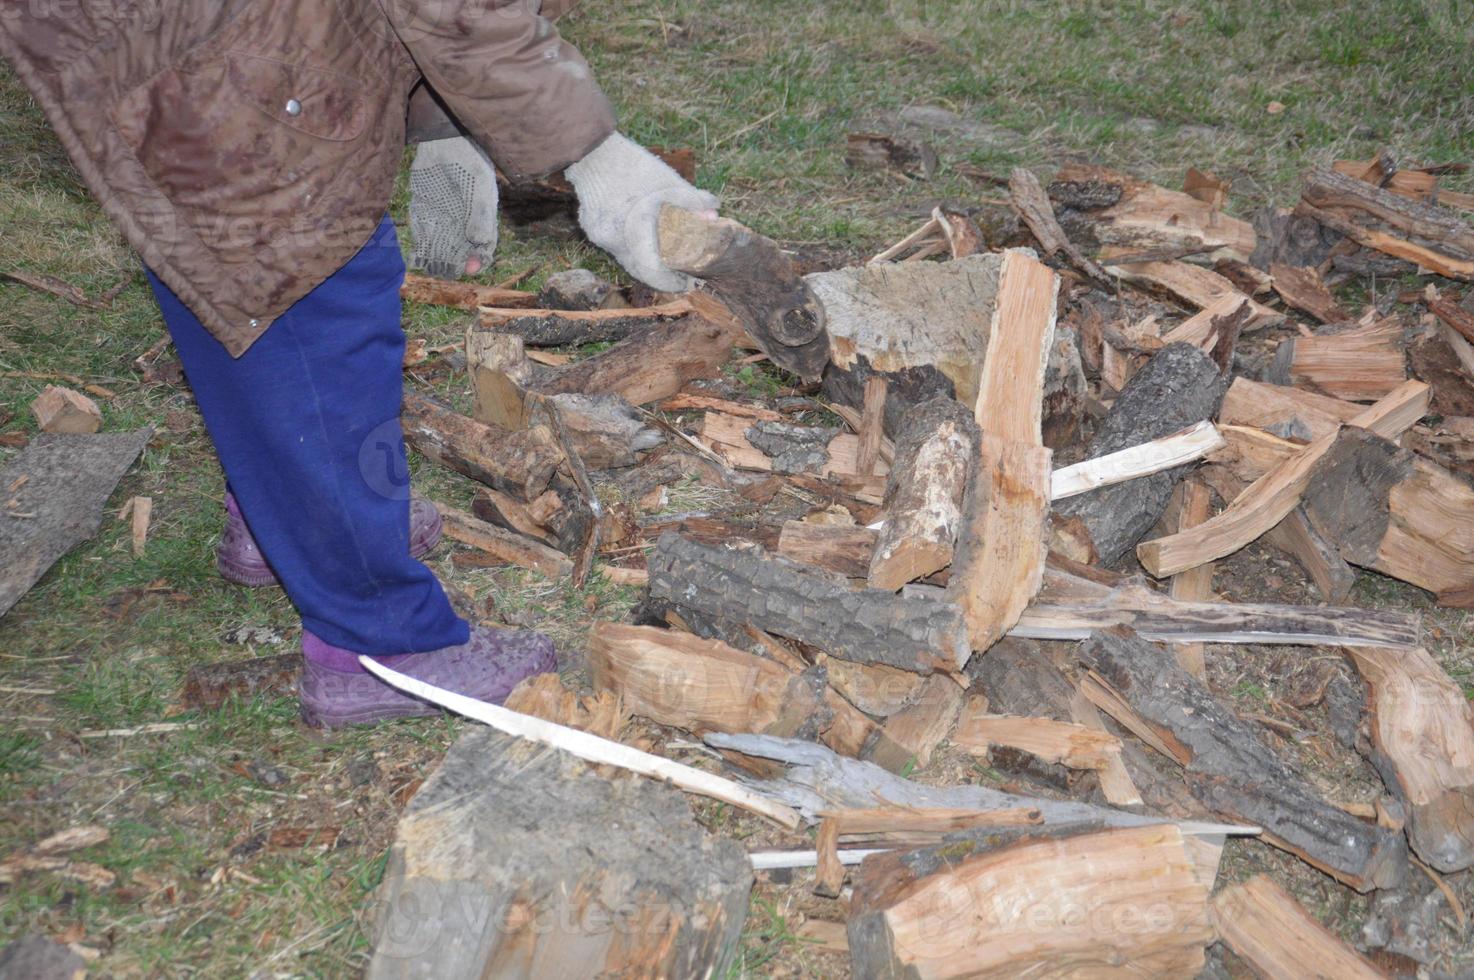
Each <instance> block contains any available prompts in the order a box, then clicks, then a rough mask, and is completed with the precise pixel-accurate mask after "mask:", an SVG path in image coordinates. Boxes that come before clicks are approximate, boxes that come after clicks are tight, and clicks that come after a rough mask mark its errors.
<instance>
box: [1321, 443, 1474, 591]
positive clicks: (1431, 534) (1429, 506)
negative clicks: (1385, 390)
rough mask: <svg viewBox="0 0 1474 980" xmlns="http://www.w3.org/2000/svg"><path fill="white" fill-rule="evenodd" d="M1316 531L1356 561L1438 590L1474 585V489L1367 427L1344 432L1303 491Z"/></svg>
mask: <svg viewBox="0 0 1474 980" xmlns="http://www.w3.org/2000/svg"><path fill="white" fill-rule="evenodd" d="M1303 500H1304V504H1305V513H1306V515H1307V517H1309V519H1310V524H1311V526H1312V527H1314V528H1315V530H1316V531H1317V532H1318V533H1319V534H1320V535H1321V537H1323V538H1325V539H1326V540H1327V541H1329V542H1331V543H1332V544H1333V545H1334V546H1335V548H1336V550H1337V553H1338V554H1340V556H1341V557H1342V558H1344V559H1345V560H1346V561H1348V562H1350V563H1351V564H1353V565H1359V566H1361V567H1363V568H1370V569H1372V570H1374V571H1378V572H1381V573H1382V574H1384V575H1390V576H1392V577H1393V578H1397V579H1401V580H1402V581H1404V582H1411V583H1412V584H1413V585H1416V586H1418V587H1419V588H1423V589H1427V590H1428V591H1430V592H1433V593H1436V594H1440V595H1442V594H1455V593H1459V592H1462V591H1465V590H1468V589H1470V588H1474V489H1471V488H1470V487H1469V486H1468V484H1466V483H1464V482H1463V481H1461V480H1459V479H1458V478H1457V477H1455V476H1453V475H1452V474H1450V473H1449V472H1448V471H1447V470H1445V469H1443V468H1442V467H1440V466H1439V465H1438V464H1436V463H1434V462H1432V461H1431V460H1427V459H1423V458H1422V457H1419V456H1417V455H1415V454H1413V453H1411V452H1409V451H1408V450H1406V449H1401V448H1399V447H1398V446H1397V444H1396V443H1393V442H1390V441H1388V440H1386V439H1383V438H1380V437H1379V436H1376V435H1373V434H1372V433H1370V432H1367V431H1366V430H1365V429H1356V428H1347V429H1343V430H1342V431H1341V432H1340V433H1339V434H1338V435H1337V436H1335V437H1334V439H1333V441H1332V443H1331V445H1330V446H1329V447H1328V448H1327V449H1326V451H1325V453H1323V454H1322V455H1321V457H1320V458H1319V460H1318V461H1317V463H1316V465H1315V467H1314V469H1313V471H1312V473H1311V477H1310V481H1309V484H1308V486H1307V488H1306V490H1305V493H1304V495H1303Z"/></svg>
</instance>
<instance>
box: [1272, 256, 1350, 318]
mask: <svg viewBox="0 0 1474 980" xmlns="http://www.w3.org/2000/svg"><path fill="white" fill-rule="evenodd" d="M1269 274H1270V275H1271V276H1273V277H1274V291H1275V292H1277V293H1279V294H1280V299H1282V300H1284V301H1285V303H1286V304H1287V305H1289V306H1293V307H1294V308H1295V309H1297V310H1301V311H1303V312H1305V313H1309V314H1310V315H1311V316H1313V317H1315V318H1316V319H1317V320H1319V321H1320V322H1321V323H1335V322H1337V321H1340V320H1347V319H1350V317H1349V316H1348V315H1347V313H1346V311H1345V310H1344V309H1343V308H1342V307H1341V304H1340V303H1338V302H1337V301H1336V297H1334V296H1332V295H1331V291H1330V290H1329V289H1327V288H1326V284H1325V282H1323V281H1322V280H1321V277H1320V273H1319V272H1316V271H1315V270H1314V269H1310V268H1303V267H1300V266H1293V265H1283V264H1280V263H1275V264H1273V265H1271V266H1270V267H1269Z"/></svg>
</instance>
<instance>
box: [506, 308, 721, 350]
mask: <svg viewBox="0 0 1474 980" xmlns="http://www.w3.org/2000/svg"><path fill="white" fill-rule="evenodd" d="M691 312H692V309H691V303H690V301H689V300H685V299H676V300H672V301H671V302H669V303H662V304H660V305H659V306H642V307H631V308H627V309H598V310H523V309H493V310H483V311H482V312H481V316H480V318H479V326H480V329H483V330H494V331H496V332H497V333H507V334H512V335H514V336H517V337H520V338H522V342H523V343H525V344H526V345H527V346H528V347H581V346H583V345H584V344H610V343H617V342H619V341H622V340H626V339H628V338H629V337H630V336H631V335H632V334H635V333H637V332H639V331H641V330H645V329H648V328H650V327H652V326H659V325H661V324H662V323H666V322H669V321H671V320H674V319H676V318H678V317H683V316H687V315H688V314H690V313H691Z"/></svg>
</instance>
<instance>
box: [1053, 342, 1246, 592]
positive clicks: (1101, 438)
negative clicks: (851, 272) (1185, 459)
mask: <svg viewBox="0 0 1474 980" xmlns="http://www.w3.org/2000/svg"><path fill="white" fill-rule="evenodd" d="M1227 384H1228V380H1227V378H1226V377H1225V376H1224V372H1222V371H1221V370H1220V368H1219V366H1218V365H1217V364H1215V363H1214V361H1213V360H1212V359H1211V358H1210V357H1209V356H1207V355H1206V354H1204V353H1203V352H1202V351H1200V350H1198V349H1196V348H1195V347H1192V346H1191V345H1188V344H1172V345H1169V346H1167V347H1164V348H1162V350H1160V351H1159V352H1157V354H1156V355H1154V356H1153V357H1152V359H1151V360H1150V361H1148V362H1147V364H1146V366H1145V367H1143V368H1142V369H1141V370H1139V371H1138V372H1136V375H1135V376H1134V377H1133V378H1132V379H1131V381H1130V383H1129V384H1127V386H1126V389H1125V390H1124V391H1122V392H1121V395H1120V397H1118V398H1117V399H1116V401H1115V404H1114V405H1112V406H1111V410H1110V412H1109V413H1108V414H1107V415H1106V418H1105V421H1104V422H1102V423H1101V426H1100V428H1099V429H1098V430H1097V432H1096V434H1095V437H1094V438H1093V439H1092V440H1091V441H1090V446H1089V448H1088V449H1087V451H1086V458H1087V459H1094V458H1096V457H1100V456H1104V455H1106V454H1108V453H1113V452H1118V451H1120V450H1123V449H1127V448H1129V447H1132V446H1136V445H1139V444H1141V443H1144V442H1148V441H1150V440H1153V439H1159V438H1161V437H1163V436H1168V435H1171V434H1173V433H1175V432H1177V431H1179V430H1181V429H1183V428H1186V427H1187V426H1190V425H1193V424H1194V423H1197V422H1200V421H1202V420H1204V419H1210V418H1213V417H1214V416H1215V415H1216V414H1217V412H1218V406H1219V403H1220V401H1221V399H1222V398H1223V392H1224V390H1225V388H1226V387H1227ZM1182 475H1183V470H1182V469H1180V468H1179V469H1172V470H1165V471H1163V472H1160V473H1156V474H1153V475H1151V476H1145V477H1142V478H1140V479H1136V480H1132V481H1131V482H1130V483H1122V484H1118V485H1116V486H1112V487H1103V488H1101V489H1098V490H1092V491H1090V492H1089V493H1085V494H1081V495H1080V496H1078V497H1075V498H1073V499H1070V500H1066V501H1061V502H1060V503H1058V504H1057V505H1056V507H1055V511H1056V512H1057V513H1059V514H1061V515H1062V516H1064V517H1066V518H1071V517H1074V518H1079V519H1080V520H1081V521H1083V522H1084V525H1085V528H1086V529H1087V530H1088V532H1089V535H1090V541H1091V544H1092V546H1093V547H1094V550H1095V553H1096V554H1097V555H1098V556H1099V560H1100V562H1101V563H1102V564H1105V565H1112V564H1114V563H1115V562H1116V561H1117V560H1118V559H1119V558H1120V557H1121V556H1122V555H1124V554H1125V553H1126V552H1127V550H1129V549H1130V548H1131V546H1132V545H1134V544H1135V543H1136V542H1137V541H1139V540H1140V539H1141V537H1142V536H1143V535H1144V534H1146V533H1147V532H1148V531H1149V530H1151V528H1152V526H1153V525H1155V524H1156V523H1157V521H1158V520H1159V519H1160V518H1161V516H1162V512H1163V511H1164V510H1165V509H1166V507H1167V502H1168V501H1169V500H1170V499H1171V497H1172V489H1173V487H1175V486H1176V484H1177V482H1178V481H1179V480H1180V479H1181V477H1182Z"/></svg>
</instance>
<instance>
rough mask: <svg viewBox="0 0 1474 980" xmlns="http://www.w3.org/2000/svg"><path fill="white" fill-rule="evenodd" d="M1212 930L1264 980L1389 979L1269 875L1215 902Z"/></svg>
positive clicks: (1223, 893) (1232, 888)
mask: <svg viewBox="0 0 1474 980" xmlns="http://www.w3.org/2000/svg"><path fill="white" fill-rule="evenodd" d="M1213 924H1214V925H1215V926H1216V927H1217V930H1218V935H1219V937H1220V938H1222V940H1223V942H1224V944H1225V945H1227V946H1228V948H1229V949H1231V950H1233V951H1234V953H1235V954H1237V955H1238V956H1239V958H1240V959H1242V960H1244V961H1245V962H1247V963H1248V964H1249V965H1250V966H1252V967H1253V968H1254V971H1255V972H1256V973H1257V974H1259V975H1260V976H1262V977H1273V978H1279V977H1284V978H1287V980H1288V978H1290V977H1337V978H1345V980H1384V977H1385V975H1384V974H1383V973H1382V971H1380V970H1378V969H1376V968H1375V967H1373V966H1372V965H1371V964H1370V963H1368V962H1367V961H1366V960H1365V959H1363V958H1362V957H1361V955H1360V954H1359V953H1357V951H1356V950H1354V949H1352V948H1351V947H1350V946H1348V945H1347V944H1346V943H1345V942H1344V941H1343V940H1342V939H1341V938H1340V937H1339V936H1337V935H1335V934H1334V933H1332V932H1331V931H1330V930H1329V929H1327V928H1326V927H1325V926H1323V925H1321V924H1320V923H1319V922H1317V921H1316V920H1315V919H1313V918H1312V917H1311V915H1310V913H1309V912H1306V911H1305V907H1304V906H1302V905H1301V904H1300V903H1299V902H1297V901H1295V899H1294V898H1292V897H1291V896H1290V894H1289V892H1287V891H1285V890H1284V889H1283V888H1281V887H1280V886H1279V885H1277V884H1275V883H1274V881H1273V880H1272V879H1271V878H1269V876H1267V875H1262V874H1261V875H1255V876H1254V877H1252V878H1250V879H1249V880H1248V881H1246V882H1243V883H1242V884H1238V885H1232V886H1230V887H1228V888H1225V889H1224V890H1223V891H1221V892H1219V893H1218V894H1217V895H1215V896H1213Z"/></svg>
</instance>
